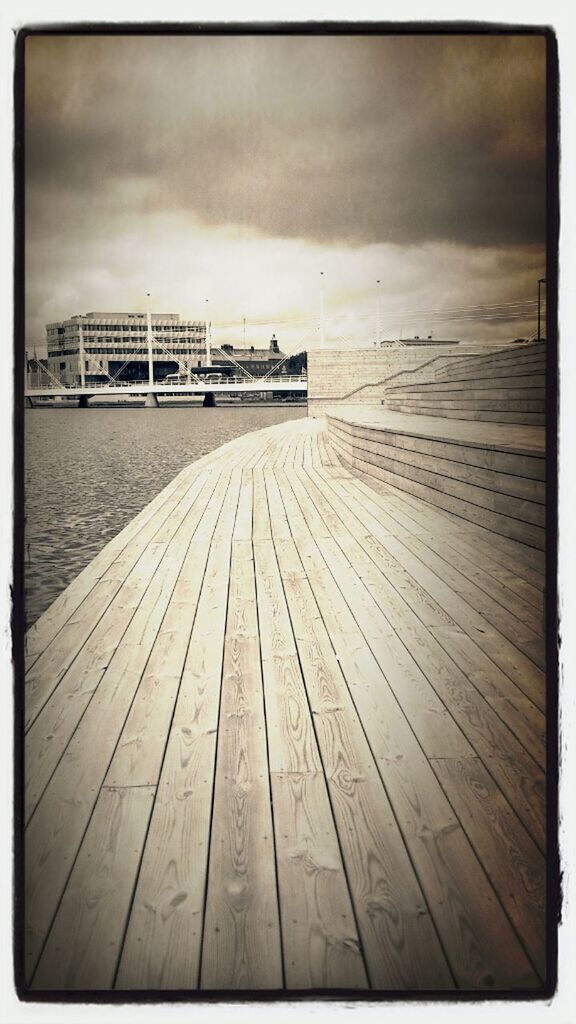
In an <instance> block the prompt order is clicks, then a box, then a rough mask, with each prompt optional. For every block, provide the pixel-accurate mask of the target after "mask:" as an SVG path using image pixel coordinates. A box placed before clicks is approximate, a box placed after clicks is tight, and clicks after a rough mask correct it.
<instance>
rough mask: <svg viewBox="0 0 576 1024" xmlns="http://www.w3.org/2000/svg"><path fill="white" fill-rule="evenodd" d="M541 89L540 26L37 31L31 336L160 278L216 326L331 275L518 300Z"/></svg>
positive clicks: (348, 294) (347, 285) (527, 246)
mask: <svg viewBox="0 0 576 1024" xmlns="http://www.w3.org/2000/svg"><path fill="white" fill-rule="evenodd" d="M544 84H545V41H544V40H543V39H542V38H541V37H538V36H496V35H484V36H442V35H439V36H432V35H422V36H377V35H368V36H346V37H341V36H305V35H304V36H277V37H276V36H254V35H246V36H173V37H170V36H167V37H164V36H156V37H146V36H105V37H99V36H92V35H87V36H57V35H54V36H36V37H35V36H31V37H29V38H28V39H27V43H26V182H27V191H26V230H27V295H28V312H29V317H30V319H29V336H30V337H32V336H34V338H37V336H38V334H39V332H40V331H41V326H42V323H44V322H46V319H45V318H48V319H49V318H52V317H54V318H59V317H61V316H67V315H70V314H72V313H73V312H80V311H82V310H87V309H89V308H112V307H113V306H114V305H115V306H117V307H120V308H128V307H129V306H130V305H131V304H134V303H136V304H138V302H139V296H140V295H141V294H142V293H143V292H144V291H146V290H150V287H151V282H152V288H153V291H154V292H155V293H156V294H158V296H162V297H163V298H162V301H165V302H166V303H168V305H169V306H170V307H172V308H174V309H177V310H182V311H183V312H185V311H186V309H188V308H189V305H188V303H189V301H190V303H191V305H193V306H194V307H195V310H197V308H198V306H197V300H198V295H200V296H201V297H202V298H201V302H203V301H204V299H205V297H206V296H205V295H204V293H206V295H207V294H208V293H210V294H211V295H212V296H216V295H217V294H221V295H222V299H221V307H222V316H224V317H229V316H231V315H232V314H233V313H234V312H235V313H236V314H238V315H240V312H241V310H242V309H244V310H245V309H248V308H249V309H251V310H253V311H254V312H256V311H257V309H260V311H261V312H262V315H268V311H269V312H270V315H271V316H272V315H273V313H274V312H275V314H276V315H277V316H278V317H282V316H284V317H285V318H286V319H289V318H290V317H291V316H293V315H296V313H297V311H298V308H302V309H305V310H306V309H310V308H311V307H313V306H317V282H318V275H319V271H320V269H324V271H325V273H326V279H327V282H328V279H329V278H330V280H331V281H332V287H333V290H334V295H333V296H332V299H333V302H334V303H336V305H337V306H338V304H345V301H344V300H346V302H348V301H349V302H360V303H361V302H362V301H368V295H369V292H370V288H372V287H373V284H371V283H370V282H373V281H375V279H376V278H377V277H385V278H386V281H387V288H388V289H389V291H388V298H389V300H390V302H393V301H395V298H396V297H397V298H398V301H399V303H400V305H401V306H402V305H404V306H406V304H408V305H409V306H410V307H413V306H414V305H415V304H416V303H417V302H420V301H422V302H424V303H427V302H429V301H432V297H433V295H435V296H436V297H437V298H438V286H440V296H444V298H441V301H446V302H454V301H456V299H457V296H458V295H460V296H461V297H466V296H470V297H471V298H472V299H473V300H474V299H475V298H476V297H477V296H478V295H479V294H480V293H479V291H478V289H483V292H482V296H481V297H482V298H485V297H487V299H488V300H491V299H492V298H494V300H497V299H498V300H501V301H504V299H503V298H502V296H504V295H506V297H510V296H512V297H516V294H515V293H513V292H512V290H511V289H512V285H513V284H514V288H518V289H520V290H521V291H522V290H524V291H525V290H526V288H528V286H529V283H530V282H531V275H532V276H533V275H534V273H536V274H537V275H538V276H540V275H541V273H542V259H543V242H544V233H545V189H544V186H545V161H544V151H545V116H544V114H545V111H544V99H545V88H544ZM506 254H507V255H506ZM508 257H509V258H510V260H511V263H509V264H508V270H507V273H508V280H507V281H506V282H503V283H502V282H500V280H499V277H498V274H499V273H501V271H502V266H503V263H502V261H503V260H506V259H508ZM516 257H518V260H519V264H518V268H517V269H515V270H514V271H513V272H511V270H510V266H511V265H512V264H514V261H515V259H516ZM438 274H439V275H440V277H439V278H438ZM446 274H449V275H450V277H451V284H450V286H449V287H447V286H446V276H445V275H446ZM362 275H363V277H362ZM311 281H314V282H315V283H314V284H313V285H311V284H310V282H311ZM290 282H292V283H290ZM396 282H397V283H396ZM530 286H531V285H530ZM327 287H328V284H327ZM395 287H397V288H398V289H399V292H398V295H397V296H395V293H394V288H395ZM197 289H198V291H197ZM225 293H226V294H225ZM520 297H523V296H522V295H521V296H520ZM439 301H440V300H439ZM72 306H74V308H73V309H72V308H71V307H72ZM191 315H195V314H194V313H192V314H191Z"/></svg>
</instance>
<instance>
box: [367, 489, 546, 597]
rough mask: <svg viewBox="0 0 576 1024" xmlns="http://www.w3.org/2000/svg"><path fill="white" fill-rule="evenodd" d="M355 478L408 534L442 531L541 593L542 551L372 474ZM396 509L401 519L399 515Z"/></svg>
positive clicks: (475, 555) (474, 555)
mask: <svg viewBox="0 0 576 1024" xmlns="http://www.w3.org/2000/svg"><path fill="white" fill-rule="evenodd" d="M354 479H357V480H359V481H361V482H362V484H363V485H364V489H366V488H367V489H368V491H367V493H370V494H371V495H372V497H373V500H375V501H376V502H378V504H380V505H381V506H382V507H384V508H386V509H387V510H388V512H387V514H389V515H392V514H393V516H394V518H395V519H397V520H398V521H399V522H401V524H402V525H403V526H407V527H408V529H409V530H410V532H411V533H413V534H423V533H425V532H430V531H431V532H432V533H433V534H435V533H440V534H443V535H445V536H446V537H447V538H448V539H449V540H450V541H451V542H452V543H453V544H455V543H457V544H458V547H459V549H461V550H463V551H465V552H466V553H467V554H468V555H469V557H471V558H478V555H479V554H480V553H481V555H482V564H483V565H485V566H486V567H491V571H493V570H494V567H496V569H497V568H498V566H500V570H502V569H503V568H505V569H506V570H507V571H508V572H512V573H515V574H517V575H518V577H519V578H520V579H521V580H524V581H526V582H529V583H530V584H531V586H532V588H536V589H537V590H538V591H539V592H540V595H541V594H542V588H543V585H544V570H545V555H543V553H542V552H541V551H537V550H536V549H535V548H531V547H527V546H526V545H525V544H518V543H516V541H512V540H511V539H510V538H506V537H501V536H499V535H498V534H495V533H490V531H487V530H485V529H484V528H483V527H481V526H477V525H475V524H474V523H466V524H465V523H462V521H461V520H460V519H459V517H458V516H454V515H452V514H451V513H450V512H446V511H445V510H443V509H439V508H435V507H434V506H433V505H430V504H428V502H425V501H422V500H421V499H420V498H417V497H415V496H414V495H411V494H408V493H407V492H406V491H402V490H399V489H398V488H396V487H394V486H393V485H391V484H385V483H382V482H381V481H379V480H376V479H375V477H370V476H367V475H366V474H362V473H357V474H355V476H354ZM399 510H401V513H402V518H400V517H399V516H398V511H399ZM407 515H408V516H409V518H410V519H411V520H412V525H410V524H408V523H406V521H405V519H406V516H407ZM414 524H425V525H426V527H427V529H426V530H421V529H417V528H415V525H414Z"/></svg>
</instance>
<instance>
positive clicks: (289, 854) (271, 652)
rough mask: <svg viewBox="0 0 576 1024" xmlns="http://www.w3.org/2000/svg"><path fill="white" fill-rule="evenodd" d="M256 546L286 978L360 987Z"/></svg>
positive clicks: (280, 626) (270, 590)
mask: <svg viewBox="0 0 576 1024" xmlns="http://www.w3.org/2000/svg"><path fill="white" fill-rule="evenodd" d="M255 497H256V495H255ZM254 550H255V571H256V583H257V602H258V618H259V622H260V624H261V629H260V648H261V656H262V673H263V682H264V697H265V707H266V725H267V735H268V749H269V759H270V771H271V780H272V798H273V806H274V829H275V836H276V849H277V860H278V866H277V870H278V886H279V893H280V906H281V922H282V937H283V953H284V970H285V979H286V985H287V987H288V988H291V989H306V988H315V987H321V988H324V987H332V988H357V987H367V979H366V973H365V969H364V964H363V960H362V955H361V952H360V946H359V939H358V934H357V931H356V926H355V923H354V914H353V911H352V907H351V903H350V895H349V893H348V888H347V884H346V879H345V875H344V871H343V867H342V863H341V857H340V851H339V844H338V838H337V835H336V831H335V826H334V821H333V818H332V814H331V810H330V804H329V800H328V794H327V790H326V783H325V780H324V778H323V775H322V762H321V759H320V755H319V752H318V747H317V744H316V739H315V735H314V727H313V724H312V717H311V714H310V708H309V706H308V701H307V696H306V691H305V688H304V683H303V680H302V674H301V670H300V665H299V660H298V655H297V652H296V644H295V640H294V636H293V633H292V627H291V623H290V618H289V613H288V608H287V605H286V599H285V596H284V592H283V588H282V581H281V578H280V573H279V569H278V565H277V562H276V555H275V552H274V547H273V545H272V542H271V540H269V541H264V542H259V543H255V544H254Z"/></svg>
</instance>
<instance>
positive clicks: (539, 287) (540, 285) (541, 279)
mask: <svg viewBox="0 0 576 1024" xmlns="http://www.w3.org/2000/svg"><path fill="white" fill-rule="evenodd" d="M546 283H547V281H546V278H545V277H540V278H539V279H538V341H541V340H542V339H541V337H540V323H541V315H540V289H541V287H542V285H543V284H546Z"/></svg>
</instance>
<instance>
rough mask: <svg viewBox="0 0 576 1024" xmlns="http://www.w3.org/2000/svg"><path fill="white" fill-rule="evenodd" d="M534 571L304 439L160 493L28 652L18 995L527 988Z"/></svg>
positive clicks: (539, 749)
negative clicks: (21, 987) (23, 990)
mask: <svg viewBox="0 0 576 1024" xmlns="http://www.w3.org/2000/svg"><path fill="white" fill-rule="evenodd" d="M346 443H347V442H346ZM367 447H368V446H367ZM543 572H544V554H543V552H542V551H540V550H538V548H537V547H535V546H528V545H525V544H522V543H519V542H518V541H516V540H514V539H513V538H510V537H506V536H501V535H499V534H497V533H493V532H490V531H488V530H487V529H485V528H484V527H482V526H481V525H478V524H476V523H473V522H467V521H465V520H464V519H463V518H461V517H460V516H456V515H454V514H452V513H451V512H449V511H447V510H446V509H442V508H438V507H434V506H433V505H432V504H430V503H429V502H427V501H425V500H423V499H422V498H420V497H418V496H417V495H416V494H413V493H412V494H411V493H408V492H407V491H406V490H399V489H397V488H396V487H395V486H393V485H392V484H391V483H390V482H387V481H386V480H384V479H378V478H377V477H375V476H374V475H372V474H370V475H367V474H366V473H365V472H362V471H361V470H359V469H350V468H347V466H346V464H345V463H344V462H342V461H340V459H339V457H338V455H337V448H336V447H335V446H334V445H333V444H331V443H330V440H329V433H328V430H327V427H326V421H325V420H324V419H319V420H314V419H307V420H298V421H294V422H289V423H285V424H282V425H279V426H275V427H271V428H267V429H265V430H261V431H258V432H256V433H252V434H247V435H245V436H243V437H241V438H239V439H237V440H235V441H233V442H230V443H229V444H227V445H225V446H223V447H222V448H220V449H218V450H217V451H216V452H214V453H213V454H211V455H208V456H205V457H203V458H202V459H199V460H198V461H197V462H195V463H194V464H192V465H191V466H190V467H188V468H187V469H186V470H184V471H183V472H182V473H180V474H179V475H178V476H177V477H176V478H175V480H174V481H173V482H172V483H171V484H170V485H169V486H168V487H167V488H165V489H164V490H163V491H162V492H161V493H160V494H159V495H158V496H157V498H155V500H154V501H153V502H152V503H151V504H150V505H148V506H147V507H146V508H145V509H144V510H143V511H142V512H141V513H140V514H139V515H138V516H137V517H136V518H135V519H134V520H133V521H132V522H131V523H130V524H129V525H128V526H127V527H126V528H125V529H124V530H123V531H122V533H120V534H119V535H118V537H116V538H115V539H114V540H112V541H111V542H110V543H109V544H108V545H107V546H106V547H105V548H104V549H103V551H102V552H101V553H100V554H99V555H98V556H97V557H96V558H95V559H94V560H93V561H92V562H91V563H90V564H89V565H88V566H87V568H86V569H85V570H84V571H83V572H82V573H81V574H80V575H79V576H78V577H77V579H76V580H75V581H74V582H73V583H72V584H71V585H70V586H69V587H68V589H67V590H66V591H64V592H63V594H61V596H60V597H59V598H58V599H57V600H56V601H55V602H54V604H53V605H52V606H51V607H50V608H49V609H48V610H47V612H46V613H45V614H44V615H43V616H42V617H41V618H40V619H39V620H38V622H37V623H36V624H35V626H34V627H33V628H32V629H31V630H30V632H29V634H28V638H27V677H26V687H25V691H26V697H25V719H26V730H27V732H26V745H25V765H26V780H25V783H26V784H25V794H24V795H25V810H24V814H25V820H26V822H27V831H26V870H25V881H26V895H25V900H26V905H25V917H26V930H25V960H26V973H27V980H28V983H29V984H30V986H31V987H32V989H34V990H36V991H39V990H52V991H54V990H66V991H73V990H88V991H90V990H100V991H101V990H112V989H116V990H121V991H126V990H151V991H155V990H158V991H161V990H172V991H183V992H189V991H192V990H206V991H213V990H219V991H226V990H232V991H235V990H242V991H246V990H269V991H278V990H282V989H288V990H291V991H298V990H304V991H308V990H310V989H312V990H325V989H327V990H333V991H338V990H347V989H358V990H367V989H375V990H388V991H389V990H395V991H398V990H400V991H413V990H424V991H426V990H428V991H432V992H434V991H446V990H450V989H455V988H459V989H462V990H473V991H476V990H479V991H480V992H490V991H499V990H509V989H513V990H514V989H520V990H532V989H535V988H538V987H539V986H540V985H541V984H542V982H543V981H544V979H545V970H546V952H545V918H544V902H545V859H544V853H545V812H544V796H545V774H544V769H545V719H544V711H545V688H544V678H545V677H544V660H543V659H544V639H543V637H544V613H543V598H542V593H543Z"/></svg>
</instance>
